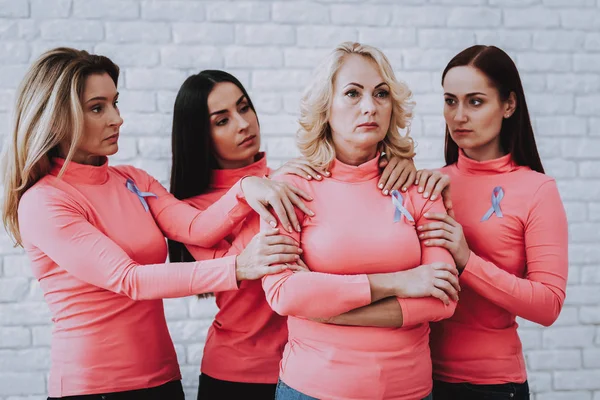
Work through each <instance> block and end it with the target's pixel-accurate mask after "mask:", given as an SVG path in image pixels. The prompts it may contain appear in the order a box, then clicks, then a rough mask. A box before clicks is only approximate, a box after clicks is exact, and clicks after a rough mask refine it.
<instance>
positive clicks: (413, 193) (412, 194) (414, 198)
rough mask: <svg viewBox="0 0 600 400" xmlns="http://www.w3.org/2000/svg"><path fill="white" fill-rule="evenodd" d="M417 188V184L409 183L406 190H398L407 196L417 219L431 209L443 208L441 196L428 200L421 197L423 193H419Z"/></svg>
mask: <svg viewBox="0 0 600 400" xmlns="http://www.w3.org/2000/svg"><path fill="white" fill-rule="evenodd" d="M417 189H418V187H417V186H414V185H411V187H409V188H408V190H407V191H406V192H404V193H402V192H400V193H401V194H402V195H403V196H405V197H407V203H408V204H409V205H410V206H411V207H412V209H413V211H414V213H415V215H414V217H415V218H417V219H418V218H419V217H420V216H422V215H423V214H425V213H426V212H427V211H429V210H431V209H433V210H436V211H441V210H444V203H443V201H442V198H441V197H438V198H437V199H435V200H430V199H428V198H425V197H423V193H419V192H418V190H417Z"/></svg>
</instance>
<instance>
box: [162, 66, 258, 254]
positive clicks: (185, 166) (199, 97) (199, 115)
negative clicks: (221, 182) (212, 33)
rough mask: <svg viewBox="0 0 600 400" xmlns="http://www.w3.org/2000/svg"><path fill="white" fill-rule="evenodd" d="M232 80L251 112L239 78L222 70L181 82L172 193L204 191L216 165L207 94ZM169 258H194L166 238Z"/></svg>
mask: <svg viewBox="0 0 600 400" xmlns="http://www.w3.org/2000/svg"><path fill="white" fill-rule="evenodd" d="M221 82H231V83H233V84H234V85H235V86H237V87H238V88H239V89H240V90H241V91H242V93H243V94H244V96H246V99H247V100H248V105H249V106H250V108H252V110H253V111H254V112H256V110H255V109H254V105H253V104H252V100H250V96H248V93H247V92H246V89H245V88H244V86H243V85H242V84H241V82H240V81H239V80H238V79H237V78H236V77H235V76H233V75H231V74H228V73H227V72H225V71H219V70H204V71H202V72H200V73H199V74H196V75H192V76H190V77H189V78H187V79H186V80H185V82H183V85H181V88H180V89H179V93H177V98H176V99H175V106H174V108H173V131H172V134H171V151H172V164H171V189H170V191H171V193H173V195H174V196H175V197H176V198H178V199H180V200H183V199H187V198H190V197H194V196H198V195H200V194H202V193H206V191H207V190H208V188H209V187H210V183H211V176H212V171H213V170H214V169H216V168H217V161H216V158H215V156H214V147H213V144H212V141H211V136H210V116H209V114H208V95H209V94H210V92H211V91H212V90H213V88H214V86H215V85H216V84H217V83H221ZM168 244H169V260H170V261H171V262H190V261H194V258H193V257H192V255H191V254H190V253H189V252H188V251H187V249H186V248H185V246H184V245H183V244H182V243H179V242H176V241H173V240H169V241H168Z"/></svg>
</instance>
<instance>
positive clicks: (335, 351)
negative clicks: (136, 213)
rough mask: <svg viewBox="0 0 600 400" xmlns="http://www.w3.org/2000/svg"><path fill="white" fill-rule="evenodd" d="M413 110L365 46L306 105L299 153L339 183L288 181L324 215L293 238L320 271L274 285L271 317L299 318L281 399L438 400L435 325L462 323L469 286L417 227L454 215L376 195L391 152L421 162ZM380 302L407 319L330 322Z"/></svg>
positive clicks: (329, 71) (329, 69)
mask: <svg viewBox="0 0 600 400" xmlns="http://www.w3.org/2000/svg"><path fill="white" fill-rule="evenodd" d="M412 105H413V104H412V102H411V92H410V90H409V89H408V87H406V85H404V84H403V83H400V82H398V81H397V80H396V78H395V76H394V73H393V71H392V67H391V66H390V64H389V62H388V60H387V58H386V57H385V55H384V54H383V53H382V52H381V51H380V50H378V49H376V48H373V47H371V46H366V45H361V44H358V43H342V44H341V45H339V46H338V47H337V48H336V49H335V50H334V51H333V52H332V53H331V55H330V56H329V57H328V58H327V59H326V60H325V61H324V62H323V63H322V64H321V65H320V66H319V67H318V69H317V72H316V75H315V79H314V81H313V82H312V83H311V84H310V85H309V87H308V89H307V90H306V92H305V94H304V97H303V99H302V103H301V118H300V124H301V129H300V131H299V134H298V147H299V148H300V151H301V153H302V155H303V156H304V157H306V159H307V160H308V161H309V162H310V163H311V164H312V165H315V166H318V167H322V168H328V170H329V171H331V173H332V177H331V178H329V179H326V180H323V181H317V182H315V181H306V180H303V179H298V178H297V177H295V176H293V175H286V176H284V177H282V178H280V179H281V180H283V181H285V182H289V183H293V184H294V185H297V186H298V187H300V188H302V189H303V190H305V191H306V192H307V193H309V194H310V195H311V196H312V197H313V198H314V200H313V202H312V203H311V208H312V209H313V210H314V211H315V215H314V216H309V215H306V214H301V213H300V212H299V218H300V219H301V226H302V229H301V232H300V233H294V234H293V235H290V236H291V237H293V238H294V239H295V240H297V241H298V242H299V243H300V246H301V248H302V250H303V259H304V261H306V264H307V265H308V266H309V267H310V269H311V271H313V272H310V273H309V272H298V273H288V272H282V273H279V274H275V275H271V276H270V277H264V278H263V288H264V290H265V293H266V296H267V301H268V302H269V304H270V305H271V307H272V308H273V309H274V310H275V311H276V312H278V313H279V314H281V315H287V316H289V318H288V329H289V341H288V343H287V345H286V347H285V350H284V355H283V359H282V361H281V365H280V382H279V385H278V388H277V395H276V398H277V399H278V400H288V399H314V398H319V399H365V400H366V399H369V400H375V399H405V400H415V399H428V398H431V389H432V378H431V359H430V355H429V344H428V340H429V325H428V322H429V321H437V320H440V319H443V318H448V317H450V316H451V315H452V314H453V312H454V309H455V307H456V300H457V292H458V290H459V287H458V278H457V271H456V268H455V266H454V262H453V259H452V256H451V255H450V253H449V252H448V251H447V250H445V249H442V248H439V247H425V246H422V245H421V244H420V243H419V238H418V236H417V231H416V225H422V224H424V223H425V222H426V221H427V219H426V218H425V217H424V214H425V213H426V212H428V211H436V212H440V213H443V212H445V210H444V206H443V204H442V201H441V199H439V198H438V199H437V200H435V201H432V200H429V199H425V198H424V197H423V196H422V195H421V194H420V193H419V192H418V189H417V188H416V187H411V188H410V189H408V191H407V192H403V193H399V192H397V191H396V192H394V193H393V195H392V196H391V198H390V197H384V196H381V195H380V194H379V191H378V190H376V189H375V187H374V185H373V182H377V180H378V179H379V178H380V171H379V168H378V167H377V158H378V154H379V152H380V151H385V152H386V153H388V154H390V155H392V156H399V157H411V156H412V155H413V152H414V150H413V142H412V140H411V138H410V137H409V136H408V130H409V129H408V128H409V124H410V120H411V117H412V112H411V109H412ZM401 130H406V131H407V133H406V134H405V135H401V134H400V131H401ZM261 228H262V229H267V228H268V225H266V224H262V223H261ZM372 303H378V304H379V303H380V304H382V305H383V306H384V307H387V309H389V310H390V312H392V313H396V312H397V311H399V315H400V316H399V317H397V318H395V320H394V321H393V322H394V325H395V327H393V328H375V327H360V326H337V325H333V324H325V323H321V322H320V321H323V320H325V321H327V319H328V318H330V317H333V316H336V315H338V314H341V313H345V312H348V311H350V310H353V309H358V310H356V311H353V312H359V313H360V311H361V309H360V307H363V306H367V305H369V304H372Z"/></svg>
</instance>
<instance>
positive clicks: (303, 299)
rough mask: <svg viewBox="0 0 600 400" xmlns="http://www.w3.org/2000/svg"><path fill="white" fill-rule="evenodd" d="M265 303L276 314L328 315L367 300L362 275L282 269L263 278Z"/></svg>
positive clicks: (359, 305) (299, 315)
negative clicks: (282, 270)
mask: <svg viewBox="0 0 600 400" xmlns="http://www.w3.org/2000/svg"><path fill="white" fill-rule="evenodd" d="M263 288H264V290H265V294H266V298H267V302H268V303H269V305H270V306H271V308H272V309H273V310H274V311H275V312H277V313H278V314H280V315H293V316H297V317H305V318H329V317H332V316H334V315H339V314H342V313H345V312H347V311H350V310H352V309H355V308H358V307H362V306H365V305H367V304H370V303H371V292H370V285H369V279H368V278H367V276H366V275H333V274H324V273H319V272H297V273H292V272H291V271H285V272H282V273H280V274H277V275H269V276H265V277H264V278H263Z"/></svg>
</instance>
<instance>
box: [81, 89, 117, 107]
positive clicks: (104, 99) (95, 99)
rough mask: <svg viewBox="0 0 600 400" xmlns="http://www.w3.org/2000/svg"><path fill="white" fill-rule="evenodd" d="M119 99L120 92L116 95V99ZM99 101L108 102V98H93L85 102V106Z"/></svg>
mask: <svg viewBox="0 0 600 400" xmlns="http://www.w3.org/2000/svg"><path fill="white" fill-rule="evenodd" d="M117 97H119V92H117V94H116V95H115V97H114V98H115V99H116V98H117ZM97 100H101V101H108V98H106V97H104V96H96V97H92V98H91V99H89V100H87V101H86V102H85V104H87V103H90V102H92V101H97Z"/></svg>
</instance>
